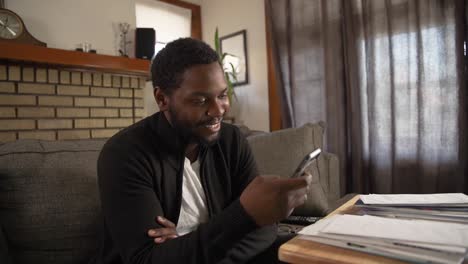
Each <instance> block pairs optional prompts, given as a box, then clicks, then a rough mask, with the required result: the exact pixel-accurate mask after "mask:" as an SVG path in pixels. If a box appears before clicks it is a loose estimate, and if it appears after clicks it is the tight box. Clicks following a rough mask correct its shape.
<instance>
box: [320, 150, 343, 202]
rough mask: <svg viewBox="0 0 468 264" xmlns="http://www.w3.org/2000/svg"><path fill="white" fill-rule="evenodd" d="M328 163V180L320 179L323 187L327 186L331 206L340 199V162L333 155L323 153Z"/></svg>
mask: <svg viewBox="0 0 468 264" xmlns="http://www.w3.org/2000/svg"><path fill="white" fill-rule="evenodd" d="M323 157H324V160H325V161H326V163H327V166H326V170H327V178H326V179H325V178H324V179H320V180H321V183H322V185H323V186H326V190H325V192H326V193H327V198H328V203H329V204H330V205H331V204H333V203H334V202H336V201H337V200H338V199H340V171H339V170H340V162H339V160H338V156H337V155H335V154H333V153H327V152H325V153H323Z"/></svg>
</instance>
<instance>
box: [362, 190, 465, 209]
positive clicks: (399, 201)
mask: <svg viewBox="0 0 468 264" xmlns="http://www.w3.org/2000/svg"><path fill="white" fill-rule="evenodd" d="M360 198H361V201H362V202H363V203H364V204H378V205H408V206H410V205H423V206H434V205H464V206H468V195H466V194H463V193H434V194H368V195H360Z"/></svg>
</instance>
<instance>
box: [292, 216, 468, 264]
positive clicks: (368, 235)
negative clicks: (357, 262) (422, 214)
mask: <svg viewBox="0 0 468 264" xmlns="http://www.w3.org/2000/svg"><path fill="white" fill-rule="evenodd" d="M421 222H422V223H421ZM427 222H429V223H427ZM419 226H420V227H419ZM413 228H416V229H413ZM412 229H413V230H412ZM299 234H301V235H303V236H300V237H299V238H300V239H307V240H313V241H316V242H320V243H325V244H329V245H333V246H338V247H343V248H348V249H353V250H357V251H363V252H366V253H371V254H377V255H382V256H387V257H392V258H397V259H402V260H406V261H412V262H421V263H425V262H428V261H429V262H434V263H461V262H462V261H463V258H464V256H465V254H466V253H467V247H468V226H467V225H462V224H453V223H439V222H431V221H420V220H416V221H413V220H400V219H388V218H381V217H374V216H354V215H335V216H333V217H330V218H327V219H322V220H320V221H319V222H317V223H315V224H313V225H310V226H307V227H305V228H304V229H302V230H301V231H300V232H299Z"/></svg>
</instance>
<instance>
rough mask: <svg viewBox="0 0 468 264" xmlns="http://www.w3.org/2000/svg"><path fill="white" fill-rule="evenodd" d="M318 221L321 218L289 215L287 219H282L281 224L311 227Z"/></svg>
mask: <svg viewBox="0 0 468 264" xmlns="http://www.w3.org/2000/svg"><path fill="white" fill-rule="evenodd" d="M320 219H322V217H316V216H299V215H290V216H289V217H288V218H286V219H283V220H282V221H281V223H283V224H291V225H303V226H306V225H311V224H313V223H315V222H317V221H318V220H320Z"/></svg>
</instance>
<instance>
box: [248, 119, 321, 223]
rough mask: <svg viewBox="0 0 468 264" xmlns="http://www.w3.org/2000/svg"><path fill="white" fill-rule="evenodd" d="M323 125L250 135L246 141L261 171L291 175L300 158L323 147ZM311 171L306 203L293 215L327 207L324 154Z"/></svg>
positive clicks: (317, 211)
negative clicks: (324, 186)
mask: <svg viewBox="0 0 468 264" xmlns="http://www.w3.org/2000/svg"><path fill="white" fill-rule="evenodd" d="M322 136H323V126H322V125H320V124H306V125H304V126H302V127H299V128H290V129H283V130H279V131H275V132H272V133H267V134H260V135H256V136H251V137H248V138H247V140H248V141H249V144H250V146H251V148H252V152H253V154H254V156H255V159H256V161H257V165H258V168H259V171H260V174H264V175H267V174H272V175H279V176H281V177H290V176H291V175H292V173H293V172H294V170H295V169H296V167H297V166H298V165H299V163H300V162H301V160H302V159H303V158H304V157H305V155H307V154H308V153H310V152H311V151H313V150H315V149H316V148H322V144H323V143H322V142H323V141H322ZM308 172H309V173H311V174H312V184H311V186H310V189H309V192H308V199H307V201H306V203H305V204H304V205H302V206H300V207H298V208H296V209H295V210H294V212H293V214H296V215H316V216H322V215H324V214H325V213H326V211H327V209H328V199H327V195H326V193H325V192H324V189H323V187H322V184H321V179H320V177H327V176H328V174H327V168H326V164H325V159H324V157H323V156H322V155H321V156H319V158H318V163H316V162H313V163H312V164H311V165H310V166H309V168H308Z"/></svg>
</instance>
